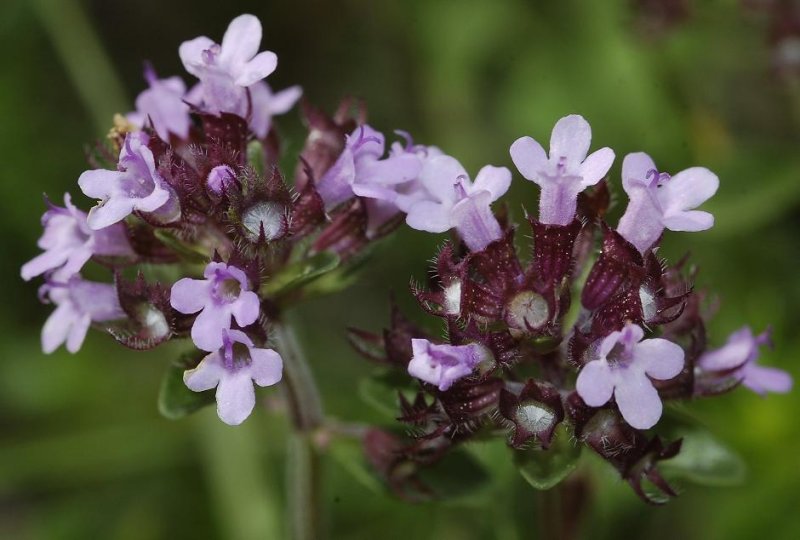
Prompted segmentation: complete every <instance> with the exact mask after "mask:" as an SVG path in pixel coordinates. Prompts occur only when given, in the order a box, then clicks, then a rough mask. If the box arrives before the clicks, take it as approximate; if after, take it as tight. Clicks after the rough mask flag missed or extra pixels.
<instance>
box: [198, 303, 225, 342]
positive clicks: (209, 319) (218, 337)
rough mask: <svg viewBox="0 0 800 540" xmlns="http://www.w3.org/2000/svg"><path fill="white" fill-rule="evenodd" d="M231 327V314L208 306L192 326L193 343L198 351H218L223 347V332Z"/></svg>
mask: <svg viewBox="0 0 800 540" xmlns="http://www.w3.org/2000/svg"><path fill="white" fill-rule="evenodd" d="M230 327H231V316H230V313H229V312H228V311H227V310H225V309H223V308H218V307H215V306H213V305H207V306H206V307H205V308H204V309H203V311H201V312H200V315H198V316H197V318H196V319H195V320H194V324H193V325H192V341H193V342H194V344H195V345H196V346H197V348H198V349H202V350H204V351H216V350H217V349H219V348H220V347H222V331H223V330H227V329H229V328H230Z"/></svg>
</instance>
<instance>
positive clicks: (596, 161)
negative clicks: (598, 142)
mask: <svg viewBox="0 0 800 540" xmlns="http://www.w3.org/2000/svg"><path fill="white" fill-rule="evenodd" d="M613 163H614V151H613V150H612V149H611V148H608V147H606V148H601V149H600V150H597V151H595V152H592V153H591V154H589V157H587V158H586V159H585V160H584V162H583V164H582V165H581V168H580V171H581V177H582V178H583V180H582V181H581V185H582V186H584V187H589V186H593V185H595V184H596V183H597V182H599V181H600V180H601V179H602V178H603V177H604V176H605V175H606V174H608V170H609V169H610V168H611V165H612V164H613Z"/></svg>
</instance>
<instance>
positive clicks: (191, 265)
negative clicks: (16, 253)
mask: <svg viewBox="0 0 800 540" xmlns="http://www.w3.org/2000/svg"><path fill="white" fill-rule="evenodd" d="M261 33H262V30H261V23H260V22H259V20H258V19H257V18H256V17H254V16H252V15H242V16H239V17H237V18H236V19H234V20H233V21H232V22H231V24H230V26H229V27H228V29H227V31H226V32H225V35H224V37H223V39H222V43H221V44H218V43H215V42H214V41H213V40H212V39H210V38H208V37H198V38H195V39H192V40H189V41H186V42H184V43H182V44H181V45H180V48H179V55H180V59H181V61H182V63H183V66H184V67H185V69H186V71H187V72H188V73H189V74H191V75H193V76H194V77H196V78H197V79H198V82H197V83H196V84H195V85H194V86H193V87H191V88H189V89H188V90H187V86H186V84H185V83H184V81H183V80H182V79H181V78H180V77H170V78H165V79H160V78H158V76H157V75H156V73H155V71H154V69H153V68H152V67H151V66H150V65H147V66H146V68H145V79H146V81H147V83H148V86H149V87H148V88H147V89H146V90H144V91H143V92H142V93H141V94H140V95H139V96H138V98H137V99H136V111H134V112H131V113H129V114H127V115H126V116H121V115H120V116H117V117H116V118H115V127H114V129H112V130H111V132H110V134H109V136H108V141H106V142H104V143H98V144H97V145H96V148H94V149H93V151H92V152H90V155H89V161H90V165H91V166H92V167H93V168H92V170H88V171H86V172H84V173H83V174H81V175H80V178H79V179H78V186H79V188H80V190H81V191H82V192H83V194H84V195H86V196H87V197H88V198H90V199H95V200H96V201H97V202H96V205H95V206H94V207H93V208H91V209H90V210H89V211H88V213H87V212H84V211H82V210H79V209H78V208H77V207H76V206H75V205H74V204H73V202H72V199H71V197H70V195H69V194H67V195H65V197H64V207H60V206H56V205H54V204H51V203H50V202H47V204H48V210H47V211H46V212H45V214H44V216H43V218H42V225H43V228H44V234H43V235H42V237H41V239H40V240H39V247H40V248H41V249H42V251H43V252H42V253H41V254H40V255H38V256H37V257H35V258H34V259H33V260H31V261H30V262H28V263H26V264H25V265H24V266H23V267H22V272H21V274H22V277H23V279H25V280H30V279H32V278H34V277H36V276H43V277H44V279H45V284H44V285H43V286H42V288H41V292H40V297H41V299H42V301H44V302H46V303H51V304H53V305H54V306H55V311H54V312H53V314H52V315H51V316H50V318H49V319H48V320H47V322H46V324H45V325H44V328H43V330H42V346H43V348H44V350H45V352H47V353H50V352H52V351H54V350H55V349H57V348H58V347H59V346H60V345H62V344H66V348H67V350H68V351H70V352H72V353H74V352H76V351H78V350H79V349H80V347H81V345H82V343H83V341H84V338H85V336H86V334H87V331H88V329H89V328H90V327H94V328H96V329H98V330H101V331H105V332H107V333H109V334H111V335H112V336H113V337H114V338H115V339H116V340H118V341H119V342H120V343H122V344H123V345H125V346H128V347H131V348H134V349H138V350H143V349H150V348H153V347H156V346H158V345H160V344H162V343H165V342H166V341H168V340H171V339H181V338H190V339H191V341H192V342H193V345H194V348H193V350H194V353H192V354H189V355H188V357H189V358H190V359H189V360H187V361H184V362H183V364H182V367H184V368H185V373H184V375H183V380H184V383H185V385H186V387H188V388H189V389H190V390H192V391H194V392H206V391H212V390H213V389H215V388H216V401H217V410H218V414H219V417H220V418H221V419H222V420H223V421H224V422H226V423H228V424H232V425H235V424H239V423H241V422H242V421H243V420H244V419H246V418H247V417H248V416H249V415H250V413H251V411H252V410H253V408H254V404H255V389H254V386H253V385H254V384H255V385H258V386H262V387H263V386H270V385H273V384H275V383H277V382H278V381H280V380H281V375H282V369H283V365H282V358H281V356H280V355H279V354H278V353H277V352H276V351H274V350H273V349H271V348H270V347H269V343H270V329H271V328H273V325H274V324H275V323H276V322H278V321H279V319H280V315H281V312H282V310H283V309H284V308H285V307H287V306H288V305H290V304H291V303H293V302H296V301H298V300H299V299H301V298H304V297H307V296H309V295H311V294H314V293H319V292H323V290H331V289H335V288H336V286H335V282H336V280H335V279H328V280H327V281H325V285H324V286H322V285H319V281H320V280H318V281H317V282H314V278H319V277H320V276H322V275H323V274H324V275H326V276H331V273H333V277H334V278H335V277H336V274H335V273H336V272H339V273H340V275H344V276H346V275H348V274H347V272H348V265H350V266H352V265H353V264H354V262H357V261H358V260H359V258H361V257H363V256H364V253H365V250H367V249H368V248H369V246H370V244H371V243H373V242H375V241H376V240H378V239H380V238H381V237H383V236H384V235H386V234H388V233H389V232H391V231H392V230H393V229H394V228H396V227H397V226H398V225H399V224H400V223H402V218H403V213H404V212H407V211H408V209H409V208H411V207H413V206H414V205H415V204H417V202H419V201H421V200H423V199H425V197H424V196H421V195H420V194H418V193H417V185H418V183H419V181H418V178H419V176H420V174H421V170H422V168H423V164H424V163H425V162H426V161H427V160H429V159H430V158H432V157H433V156H434V155H438V154H439V153H440V152H438V151H436V150H435V149H429V148H425V147H421V146H417V145H414V144H413V143H411V140H410V137H408V136H407V135H405V134H403V135H402V137H399V138H403V137H404V138H405V140H406V143H405V144H400V143H395V144H393V145H392V146H391V149H390V150H389V152H388V155H384V154H386V148H385V145H386V142H385V138H384V135H383V134H381V133H380V132H378V131H376V130H375V129H373V128H372V127H370V126H369V125H367V124H365V123H364V115H365V113H364V110H363V107H362V106H354V104H353V103H352V102H351V101H345V102H343V103H342V105H341V106H340V108H339V110H338V111H337V112H336V113H335V114H334V115H333V116H332V117H330V116H328V115H326V114H325V113H323V112H322V111H320V110H318V109H316V108H314V107H313V106H311V105H310V104H308V103H303V113H304V118H305V121H306V124H307V127H308V130H309V132H308V136H307V139H306V141H305V145H304V147H303V149H302V152H301V153H300V155H299V156H298V159H297V166H296V168H295V171H293V174H294V182H293V184H292V185H291V187H290V186H289V185H287V183H286V182H285V180H284V175H283V174H282V173H281V171H280V170H279V168H278V159H279V155H280V139H279V136H278V132H277V130H276V129H275V127H274V125H273V116H275V115H279V114H283V113H286V112H288V111H289V110H290V109H291V108H292V107H293V106H294V105H295V103H296V102H297V101H298V100H299V99H300V97H301V93H302V92H301V90H300V88H299V87H297V86H295V87H291V88H288V89H285V90H283V91H280V92H273V91H272V89H271V88H270V87H269V86H268V85H267V83H266V82H265V81H264V79H265V78H266V77H267V76H269V75H270V74H271V73H272V72H273V71H274V70H275V69H276V67H277V56H276V55H275V54H274V53H273V52H269V51H264V52H259V48H260V43H261ZM379 192H380V193H383V192H387V193H388V192H392V193H393V194H395V196H393V197H392V198H391V199H389V198H387V197H384V196H381V197H379V196H378V195H376V194H377V193H379ZM451 199H454V197H451ZM90 261H91V263H96V264H99V265H100V266H102V267H105V268H107V269H110V270H111V271H112V274H113V282H109V283H102V282H94V281H89V280H87V279H84V278H83V277H82V276H81V272H82V271H83V272H84V273H86V272H85V267H86V266H87V264H90ZM155 268H158V270H157V271H153V269H155ZM137 270H138V272H137ZM154 276H158V277H160V278H161V279H162V280H163V279H164V276H171V279H170V281H171V282H169V283H159V282H157V281H156V280H155V279H154ZM339 281H342V282H343V281H344V280H343V279H340V280H339Z"/></svg>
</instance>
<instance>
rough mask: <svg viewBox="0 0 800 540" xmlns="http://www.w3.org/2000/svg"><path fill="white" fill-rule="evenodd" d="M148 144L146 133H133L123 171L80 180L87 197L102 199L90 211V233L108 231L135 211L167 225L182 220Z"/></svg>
mask: <svg viewBox="0 0 800 540" xmlns="http://www.w3.org/2000/svg"><path fill="white" fill-rule="evenodd" d="M148 142H149V138H148V137H147V135H146V134H145V133H143V132H136V133H129V134H128V136H127V137H126V138H125V144H124V145H123V147H122V151H121V152H120V154H119V169H120V170H118V171H108V170H105V169H95V170H92V171H86V172H84V173H83V174H82V175H81V177H80V178H79V179H78V185H79V186H80V188H81V190H82V191H83V193H84V194H85V195H86V196H87V197H92V198H95V199H100V203H99V204H98V205H97V206H95V207H94V208H92V209H91V210H90V211H89V217H88V219H87V223H88V224H89V228H90V229H93V230H95V231H96V230H99V229H104V228H106V227H108V226H110V225H113V224H114V223H117V222H119V221H122V220H123V219H125V218H126V217H127V216H129V215H130V214H131V213H133V212H134V211H135V210H138V211H140V212H149V213H154V214H157V215H158V217H159V218H160V219H162V220H163V221H165V222H169V221H174V220H175V219H177V218H178V217H179V216H180V208H179V207H178V202H177V197H176V196H175V193H174V192H173V191H172V188H170V186H169V185H168V184H167V183H166V181H165V180H164V179H163V178H162V177H161V175H160V174H159V173H158V171H157V170H156V163H155V159H154V157H153V152H152V151H151V150H150V149H149V148H148V147H147V143H148Z"/></svg>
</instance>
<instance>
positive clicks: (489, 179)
mask: <svg viewBox="0 0 800 540" xmlns="http://www.w3.org/2000/svg"><path fill="white" fill-rule="evenodd" d="M509 187H511V171H509V170H508V169H507V168H505V167H494V166H492V165H486V166H485V167H483V168H482V169H481V170H480V171H478V175H477V176H476V177H475V182H474V183H473V184H472V190H471V191H472V192H473V193H474V192H476V191H482V190H485V191H488V192H489V193H491V194H492V202H494V201H496V200H497V199H499V198H500V197H502V196H503V195H504V194H505V193H506V191H508V188H509Z"/></svg>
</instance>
